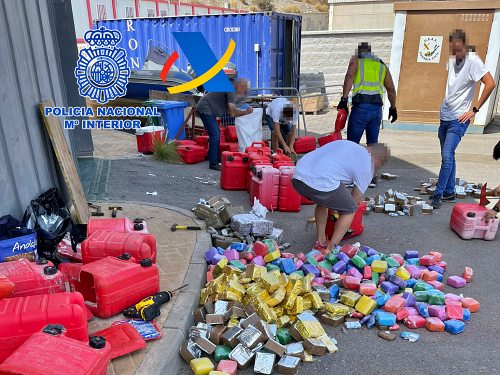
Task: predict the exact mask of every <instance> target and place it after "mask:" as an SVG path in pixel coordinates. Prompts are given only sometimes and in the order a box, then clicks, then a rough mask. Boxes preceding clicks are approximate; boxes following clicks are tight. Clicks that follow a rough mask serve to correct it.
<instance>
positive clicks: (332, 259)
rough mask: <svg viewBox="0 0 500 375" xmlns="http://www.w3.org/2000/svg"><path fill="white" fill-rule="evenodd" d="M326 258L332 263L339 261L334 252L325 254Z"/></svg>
mask: <svg viewBox="0 0 500 375" xmlns="http://www.w3.org/2000/svg"><path fill="white" fill-rule="evenodd" d="M326 260H328V261H329V262H330V263H331V264H332V265H335V263H337V262H338V261H339V260H338V259H337V257H336V256H335V254H334V253H328V254H326Z"/></svg>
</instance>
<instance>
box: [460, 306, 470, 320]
mask: <svg viewBox="0 0 500 375" xmlns="http://www.w3.org/2000/svg"><path fill="white" fill-rule="evenodd" d="M462 313H463V321H464V322H468V321H470V310H469V309H462Z"/></svg>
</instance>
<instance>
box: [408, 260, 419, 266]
mask: <svg viewBox="0 0 500 375" xmlns="http://www.w3.org/2000/svg"><path fill="white" fill-rule="evenodd" d="M406 263H408V264H411V265H412V266H418V265H420V263H419V261H418V258H411V259H407V260H406Z"/></svg>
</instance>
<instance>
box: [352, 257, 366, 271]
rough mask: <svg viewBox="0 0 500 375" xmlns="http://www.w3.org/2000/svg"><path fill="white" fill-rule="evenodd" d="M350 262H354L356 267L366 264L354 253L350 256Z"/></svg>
mask: <svg viewBox="0 0 500 375" xmlns="http://www.w3.org/2000/svg"><path fill="white" fill-rule="evenodd" d="M351 262H352V264H354V265H355V266H356V267H357V268H363V267H364V266H366V262H365V261H364V260H363V258H361V257H360V256H359V255H354V256H353V257H352V258H351Z"/></svg>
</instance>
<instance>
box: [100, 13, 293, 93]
mask: <svg viewBox="0 0 500 375" xmlns="http://www.w3.org/2000/svg"><path fill="white" fill-rule="evenodd" d="M301 22H302V21H301V17H300V16H298V15H291V14H283V13H275V12H267V13H246V14H224V15H222V14H221V15H203V16H184V17H165V18H139V19H122V20H109V21H98V22H97V26H99V27H100V26H104V27H106V28H108V29H117V30H119V31H120V32H121V34H122V37H123V39H122V41H121V42H120V46H121V47H122V48H125V50H126V51H127V59H128V62H129V67H130V68H131V69H132V70H141V69H142V68H143V65H144V62H145V58H146V55H147V53H148V46H149V44H150V43H155V42H157V43H160V44H161V45H163V46H165V47H167V48H168V49H170V50H171V51H177V52H178V53H179V59H177V61H176V63H175V65H176V66H177V67H178V68H180V69H182V70H184V71H186V70H187V67H188V61H187V59H186V57H185V56H184V54H183V52H182V50H181V49H180V47H179V45H178V44H177V42H176V40H175V38H174V37H173V35H172V32H193V31H199V32H201V33H202V34H203V36H204V37H205V39H206V40H207V42H208V44H209V45H210V47H211V48H212V51H213V52H214V54H215V56H216V57H217V58H220V57H221V56H222V55H223V53H224V52H225V51H226V49H227V47H228V45H229V41H230V39H231V38H232V39H233V40H234V41H235V42H236V49H235V52H234V54H233V56H232V57H231V62H233V63H235V64H236V66H237V68H238V72H239V76H240V77H244V78H247V79H248V80H250V85H251V87H290V86H291V87H296V88H298V87H299V70H300V69H299V68H300V33H301ZM256 44H258V46H259V48H258V49H259V51H258V52H255V45H256ZM198 74H202V73H198Z"/></svg>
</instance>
